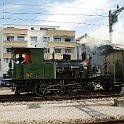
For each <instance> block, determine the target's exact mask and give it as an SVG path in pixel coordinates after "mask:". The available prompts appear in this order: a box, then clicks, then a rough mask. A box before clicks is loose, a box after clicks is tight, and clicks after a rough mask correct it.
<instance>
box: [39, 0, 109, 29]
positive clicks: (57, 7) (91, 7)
mask: <svg viewBox="0 0 124 124" xmlns="http://www.w3.org/2000/svg"><path fill="white" fill-rule="evenodd" d="M108 1H109V0H99V1H98V0H73V1H71V2H53V3H52V4H46V5H45V6H47V7H46V8H45V11H46V12H47V13H48V14H53V15H44V16H43V15H42V16H39V17H37V19H39V20H45V21H43V22H40V24H45V25H59V26H61V28H63V29H77V27H78V28H80V27H81V24H84V23H86V22H87V21H88V20H91V19H92V18H94V17H93V16H84V15H81V14H85V15H88V14H90V15H91V14H99V13H100V14H102V13H103V12H104V11H103V10H102V9H101V8H107V6H108ZM97 9H101V11H98V10H97ZM57 14H60V15H57ZM61 14H63V15H61ZM68 14H72V15H68ZM91 23H92V22H91ZM84 25H85V24H84Z"/></svg>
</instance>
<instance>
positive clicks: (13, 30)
mask: <svg viewBox="0 0 124 124" xmlns="http://www.w3.org/2000/svg"><path fill="white" fill-rule="evenodd" d="M3 34H14V35H27V34H28V29H18V28H4V29H3Z"/></svg>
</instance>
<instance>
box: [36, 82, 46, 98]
mask: <svg viewBox="0 0 124 124" xmlns="http://www.w3.org/2000/svg"><path fill="white" fill-rule="evenodd" d="M35 93H36V94H37V95H38V96H44V95H46V93H47V84H46V83H37V84H36V85H35Z"/></svg>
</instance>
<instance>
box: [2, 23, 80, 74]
mask: <svg viewBox="0 0 124 124" xmlns="http://www.w3.org/2000/svg"><path fill="white" fill-rule="evenodd" d="M0 36H1V38H0V41H1V76H2V75H3V74H5V73H7V71H8V68H9V66H8V64H9V62H10V58H11V49H10V48H12V47H36V48H47V50H48V54H47V59H52V57H53V53H54V56H55V58H54V59H63V55H64V54H69V55H70V56H71V58H70V59H72V60H74V59H81V52H80V50H81V49H82V48H81V47H80V45H79V44H78V43H77V42H76V41H75V31H72V30H71V31H70V30H61V29H60V27H59V26H45V25H13V24H12V25H11V24H8V25H3V26H2V28H1V29H0ZM77 51H78V52H77Z"/></svg>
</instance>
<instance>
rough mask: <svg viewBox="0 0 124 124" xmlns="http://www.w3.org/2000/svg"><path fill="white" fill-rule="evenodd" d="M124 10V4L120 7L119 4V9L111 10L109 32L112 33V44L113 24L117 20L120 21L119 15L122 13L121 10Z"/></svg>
mask: <svg viewBox="0 0 124 124" xmlns="http://www.w3.org/2000/svg"><path fill="white" fill-rule="evenodd" d="M122 10H124V6H123V7H121V8H119V6H118V5H117V10H115V11H113V12H112V11H111V10H109V34H110V44H111V41H112V31H113V29H112V26H113V24H115V23H116V22H118V15H119V14H120V12H121V11H122Z"/></svg>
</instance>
